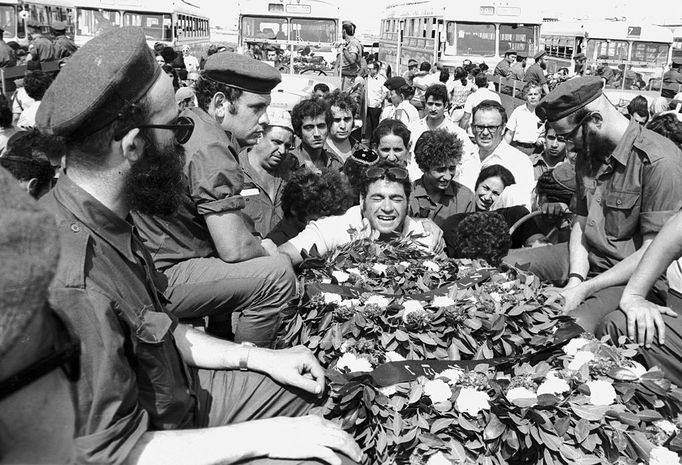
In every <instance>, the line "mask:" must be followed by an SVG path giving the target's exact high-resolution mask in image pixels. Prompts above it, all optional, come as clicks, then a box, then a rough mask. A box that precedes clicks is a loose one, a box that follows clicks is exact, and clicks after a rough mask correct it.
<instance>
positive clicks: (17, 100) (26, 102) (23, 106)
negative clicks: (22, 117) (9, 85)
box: [12, 87, 35, 115]
mask: <svg viewBox="0 0 682 465" xmlns="http://www.w3.org/2000/svg"><path fill="white" fill-rule="evenodd" d="M34 103H35V100H33V99H32V98H31V97H29V96H28V94H27V93H26V89H24V88H23V87H19V88H18V89H17V91H16V92H15V93H14V97H13V98H12V113H15V114H17V115H18V114H21V112H22V111H24V110H28V109H29V108H30V107H31V105H33V104H34Z"/></svg>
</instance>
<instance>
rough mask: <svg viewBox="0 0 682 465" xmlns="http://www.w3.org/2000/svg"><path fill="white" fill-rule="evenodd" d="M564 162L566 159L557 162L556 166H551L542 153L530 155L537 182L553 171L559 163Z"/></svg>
mask: <svg viewBox="0 0 682 465" xmlns="http://www.w3.org/2000/svg"><path fill="white" fill-rule="evenodd" d="M564 160H565V159H563V158H562V159H561V161H559V162H557V164H556V165H554V166H549V164H548V163H547V160H545V158H544V157H543V156H542V154H541V153H534V154H532V155H530V162H531V163H532V164H533V170H534V171H535V180H536V181H537V180H538V179H540V176H542V173H546V172H547V171H552V170H553V169H554V168H556V166H557V165H558V164H559V163H562V162H563V161H564Z"/></svg>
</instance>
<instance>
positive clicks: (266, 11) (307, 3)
mask: <svg viewBox="0 0 682 465" xmlns="http://www.w3.org/2000/svg"><path fill="white" fill-rule="evenodd" d="M238 9H239V14H240V15H258V16H293V17H300V18H306V17H310V18H328V17H329V18H336V19H339V18H340V9H339V5H338V2H337V1H334V0H241V1H240V2H239V4H238Z"/></svg>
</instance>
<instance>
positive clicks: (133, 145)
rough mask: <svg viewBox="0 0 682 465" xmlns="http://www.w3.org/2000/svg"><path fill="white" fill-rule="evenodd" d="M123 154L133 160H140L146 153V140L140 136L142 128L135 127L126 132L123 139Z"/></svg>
mask: <svg viewBox="0 0 682 465" xmlns="http://www.w3.org/2000/svg"><path fill="white" fill-rule="evenodd" d="M121 151H122V152H123V156H124V157H125V158H126V159H127V160H128V161H131V162H136V161H138V160H139V159H140V158H141V157H142V155H143V154H144V140H143V139H142V137H141V136H140V129H139V128H133V129H131V130H130V131H128V132H126V133H125V135H124V136H123V139H121Z"/></svg>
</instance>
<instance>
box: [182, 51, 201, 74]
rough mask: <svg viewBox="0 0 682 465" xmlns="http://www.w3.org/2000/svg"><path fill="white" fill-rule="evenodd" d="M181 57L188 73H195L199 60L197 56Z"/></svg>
mask: <svg viewBox="0 0 682 465" xmlns="http://www.w3.org/2000/svg"><path fill="white" fill-rule="evenodd" d="M182 59H183V61H184V62H185V68H187V72H188V73H196V72H198V71H199V60H197V57H195V56H192V55H187V56H186V57H182Z"/></svg>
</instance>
